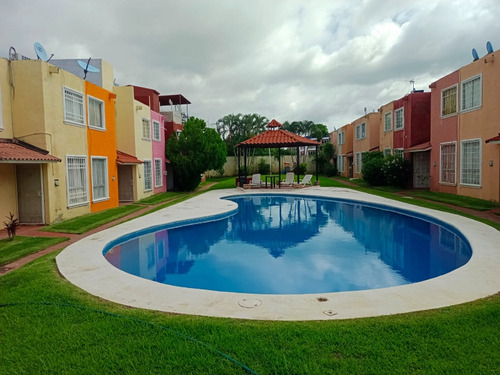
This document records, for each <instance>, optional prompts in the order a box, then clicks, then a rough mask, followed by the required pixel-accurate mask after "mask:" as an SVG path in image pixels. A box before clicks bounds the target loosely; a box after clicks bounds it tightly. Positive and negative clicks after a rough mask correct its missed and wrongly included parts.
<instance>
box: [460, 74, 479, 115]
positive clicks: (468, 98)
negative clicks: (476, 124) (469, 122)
mask: <svg viewBox="0 0 500 375" xmlns="http://www.w3.org/2000/svg"><path fill="white" fill-rule="evenodd" d="M479 107H481V75H477V76H475V77H472V78H469V79H468V80H466V81H463V82H462V108H461V109H462V111H470V110H473V109H476V108H479Z"/></svg>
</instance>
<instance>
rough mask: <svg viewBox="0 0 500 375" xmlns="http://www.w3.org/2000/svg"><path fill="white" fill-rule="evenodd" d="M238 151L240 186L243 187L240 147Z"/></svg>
mask: <svg viewBox="0 0 500 375" xmlns="http://www.w3.org/2000/svg"><path fill="white" fill-rule="evenodd" d="M236 150H238V186H239V187H243V181H242V178H241V162H240V154H241V149H240V148H239V147H238V148H237V149H236Z"/></svg>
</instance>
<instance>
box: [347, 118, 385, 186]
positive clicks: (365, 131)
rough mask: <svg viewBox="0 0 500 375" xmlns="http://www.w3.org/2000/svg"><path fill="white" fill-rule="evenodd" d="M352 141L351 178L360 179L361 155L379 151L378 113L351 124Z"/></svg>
mask: <svg viewBox="0 0 500 375" xmlns="http://www.w3.org/2000/svg"><path fill="white" fill-rule="evenodd" d="M352 126H353V127H354V130H353V134H354V141H353V150H352V152H353V156H354V159H353V161H354V166H353V169H354V171H353V177H354V178H361V177H362V173H361V171H362V168H363V154H364V153H365V152H370V151H378V150H379V128H380V112H370V113H368V114H366V115H364V116H362V117H360V118H358V119H357V120H354V122H353V123H352Z"/></svg>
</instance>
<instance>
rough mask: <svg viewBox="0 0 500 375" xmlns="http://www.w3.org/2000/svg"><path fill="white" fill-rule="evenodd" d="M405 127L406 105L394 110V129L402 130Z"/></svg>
mask: <svg viewBox="0 0 500 375" xmlns="http://www.w3.org/2000/svg"><path fill="white" fill-rule="evenodd" d="M404 127H405V109H404V107H402V108H399V109H396V110H395V111H394V130H401V129H403V128H404Z"/></svg>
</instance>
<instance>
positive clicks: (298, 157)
mask: <svg viewBox="0 0 500 375" xmlns="http://www.w3.org/2000/svg"><path fill="white" fill-rule="evenodd" d="M299 182H300V156H299V146H297V183H299Z"/></svg>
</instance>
